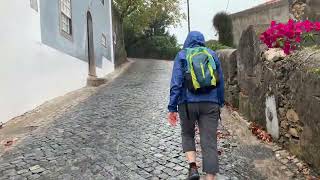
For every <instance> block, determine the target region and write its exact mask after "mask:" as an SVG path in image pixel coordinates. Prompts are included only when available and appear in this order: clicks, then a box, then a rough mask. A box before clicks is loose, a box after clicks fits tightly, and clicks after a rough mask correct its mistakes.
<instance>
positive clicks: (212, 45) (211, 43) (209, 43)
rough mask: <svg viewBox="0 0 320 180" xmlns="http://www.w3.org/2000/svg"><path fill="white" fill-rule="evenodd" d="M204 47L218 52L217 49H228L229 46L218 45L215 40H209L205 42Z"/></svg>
mask: <svg viewBox="0 0 320 180" xmlns="http://www.w3.org/2000/svg"><path fill="white" fill-rule="evenodd" d="M206 46H207V47H208V48H210V49H212V50H214V51H216V50H219V49H229V48H230V47H229V46H225V45H223V44H221V43H219V42H218V41H216V40H209V41H207V42H206Z"/></svg>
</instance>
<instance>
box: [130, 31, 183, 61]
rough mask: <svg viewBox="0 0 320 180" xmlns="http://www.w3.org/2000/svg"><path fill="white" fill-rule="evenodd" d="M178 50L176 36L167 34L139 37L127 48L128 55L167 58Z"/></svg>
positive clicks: (170, 57)
mask: <svg viewBox="0 0 320 180" xmlns="http://www.w3.org/2000/svg"><path fill="white" fill-rule="evenodd" d="M179 50H180V49H179V47H178V46H177V40H176V38H175V37H174V36H171V35H169V34H165V35H161V36H151V37H139V38H138V39H137V41H136V42H135V43H134V44H132V45H130V46H129V47H128V48H127V52H128V56H130V57H136V58H154V59H168V60H169V59H173V58H174V57H175V55H176V54H177V52H178V51H179Z"/></svg>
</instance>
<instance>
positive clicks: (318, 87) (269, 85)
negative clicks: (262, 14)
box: [218, 26, 320, 171]
mask: <svg viewBox="0 0 320 180" xmlns="http://www.w3.org/2000/svg"><path fill="white" fill-rule="evenodd" d="M268 53H269V51H267V48H266V47H265V46H264V45H262V44H260V41H259V39H258V36H257V32H256V29H255V27H254V26H249V27H248V29H247V30H245V31H244V32H243V35H242V37H241V39H240V42H239V48H238V50H223V51H218V54H219V57H220V59H221V61H222V66H223V71H224V76H225V80H226V96H227V97H226V101H228V103H229V104H231V105H232V106H235V107H237V106H238V107H239V111H240V113H241V114H243V115H244V116H245V117H246V118H247V119H248V120H250V121H252V122H256V123H258V124H260V125H262V126H263V127H265V128H266V129H267V131H268V132H269V133H270V134H271V135H272V136H273V138H274V141H277V142H278V143H281V144H282V145H283V146H284V147H286V148H288V149H289V150H290V151H291V152H292V153H293V154H295V155H297V156H299V157H300V158H302V159H304V160H306V161H307V162H309V163H310V164H312V165H314V166H315V167H316V168H318V169H319V171H320V131H319V127H320V111H319V110H320V49H315V48H308V49H304V50H302V51H300V52H298V53H295V54H293V55H291V56H288V57H285V58H283V57H282V56H281V53H278V55H275V54H277V52H274V53H273V55H272V56H270V54H269V55H268ZM234 61H236V62H237V63H236V64H235V63H234ZM235 69H236V70H237V71H236V72H235ZM230 74H231V75H230ZM234 75H235V76H234ZM233 89H236V90H233ZM237 97H238V100H237V101H235V100H234V99H237Z"/></svg>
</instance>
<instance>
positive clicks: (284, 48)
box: [283, 41, 291, 55]
mask: <svg viewBox="0 0 320 180" xmlns="http://www.w3.org/2000/svg"><path fill="white" fill-rule="evenodd" d="M290 48H291V45H290V42H289V41H286V42H285V43H284V47H283V51H284V53H285V54H287V55H288V54H290Z"/></svg>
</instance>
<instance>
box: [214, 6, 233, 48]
mask: <svg viewBox="0 0 320 180" xmlns="http://www.w3.org/2000/svg"><path fill="white" fill-rule="evenodd" d="M212 22H213V26H214V28H215V29H216V30H217V32H218V34H219V42H220V43H221V44H225V45H227V46H230V47H232V46H233V34H232V19H231V17H230V16H229V15H228V14H227V13H225V12H220V13H217V14H216V15H215V16H214V18H213V20H212Z"/></svg>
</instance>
